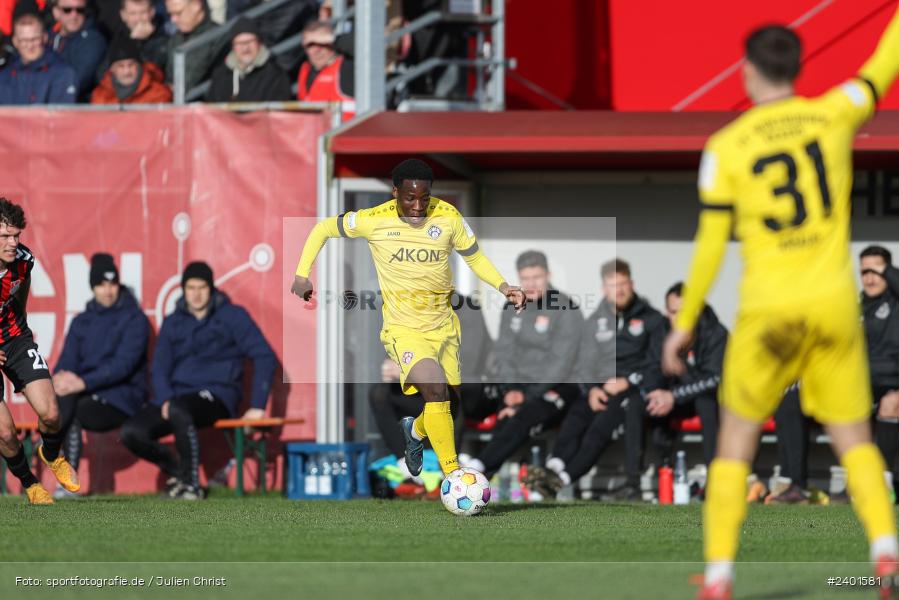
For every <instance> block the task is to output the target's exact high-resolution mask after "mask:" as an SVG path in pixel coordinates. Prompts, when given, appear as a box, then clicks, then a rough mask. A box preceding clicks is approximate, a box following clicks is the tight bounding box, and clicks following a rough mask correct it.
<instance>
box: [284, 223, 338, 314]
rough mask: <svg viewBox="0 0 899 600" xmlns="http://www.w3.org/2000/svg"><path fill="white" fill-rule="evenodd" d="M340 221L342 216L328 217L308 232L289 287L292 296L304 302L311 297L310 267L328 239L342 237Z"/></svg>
mask: <svg viewBox="0 0 899 600" xmlns="http://www.w3.org/2000/svg"><path fill="white" fill-rule="evenodd" d="M342 219H343V215H340V216H337V217H328V218H327V219H325V220H324V221H319V222H318V223H316V225H315V227H313V228H312V231H311V232H309V237H308V238H306V244H305V245H304V246H303V254H302V255H300V263H299V264H298V265H297V271H296V276H295V277H294V280H293V283H292V284H291V286H290V292H291V293H292V294H296V295H297V296H299V297H300V298H302V299H303V300H306V301H308V300H309V298H311V297H312V291H313V290H312V282H311V281H309V273H311V272H312V265H313V264H314V263H315V259H316V258H317V257H318V253H319V252H321V249H322V248H323V247H324V246H325V242H327V241H328V238H335V237H342V236H343V233H342V232H341V230H342V228H343V224H342V223H341V220H342Z"/></svg>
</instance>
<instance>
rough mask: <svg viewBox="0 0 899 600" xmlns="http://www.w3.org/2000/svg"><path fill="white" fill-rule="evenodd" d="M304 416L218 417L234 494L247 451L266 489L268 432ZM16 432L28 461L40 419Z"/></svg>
mask: <svg viewBox="0 0 899 600" xmlns="http://www.w3.org/2000/svg"><path fill="white" fill-rule="evenodd" d="M305 422H306V419H303V418H301V417H265V418H263V419H219V420H218V421H216V422H215V423H214V424H213V427H214V428H215V429H220V430H222V431H223V432H224V433H225V440H227V442H228V445H229V446H230V447H231V451H232V452H233V453H234V459H235V461H236V462H237V487H236V489H235V493H236V494H237V495H238V496H243V495H244V487H243V462H244V458H245V457H246V453H247V451H248V450H249V451H251V452H253V453H255V455H256V458H257V459H258V460H259V483H258V485H257V486H256V489H257V490H265V465H266V458H267V453H266V435H267V434H268V433H269V432H270V431H271V430H272V429H274V428H275V427H283V426H284V425H295V424H301V423H305ZM248 428H249V429H253V430H256V431H259V432H261V433H262V436H261V437H260V438H259V439H258V440H254V439H252V438H251V437H249V436H248V435H247V432H246V430H247V429H248ZM16 431H18V432H19V433H24V434H25V437H24V439H23V440H22V445H23V446H24V447H25V456H26V458H27V459H28V464H31V458H32V456H33V454H34V441H33V440H32V437H33V435H34V433H35V432H36V431H37V422H22V423H17V424H16ZM0 495H4V496H5V495H6V461H5V460H0Z"/></svg>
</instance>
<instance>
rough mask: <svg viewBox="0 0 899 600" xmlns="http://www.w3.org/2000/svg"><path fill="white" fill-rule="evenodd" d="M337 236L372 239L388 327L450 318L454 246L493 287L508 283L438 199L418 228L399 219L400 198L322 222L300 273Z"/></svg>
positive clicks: (437, 323)
mask: <svg viewBox="0 0 899 600" xmlns="http://www.w3.org/2000/svg"><path fill="white" fill-rule="evenodd" d="M337 236H340V237H347V238H365V239H366V240H368V246H369V249H370V250H371V255H372V259H373V260H374V264H375V271H376V272H377V275H378V283H379V285H380V288H381V295H382V300H383V302H384V305H383V316H384V326H385V327H395V326H400V327H406V328H410V329H415V330H418V331H431V330H434V329H437V328H439V327H441V326H442V325H444V324H445V323H446V322H447V320H448V319H450V318H451V316H452V308H451V306H450V296H451V294H452V293H453V289H454V287H453V273H452V269H451V268H450V256H451V254H452V252H453V250H455V251H456V252H458V253H459V254H460V255H461V256H462V257H463V258H464V259H465V261H466V262H467V263H468V265H469V266H470V267H471V268H472V270H473V271H474V272H475V274H477V275H478V276H479V277H480V278H481V279H482V280H484V281H485V282H487V283H488V284H490V285H492V286H493V287H495V288H497V289H498V288H499V287H500V285H501V284H502V283H503V282H504V281H505V280H504V279H503V277H502V276H501V275H500V274H499V273H498V272H497V271H496V269H495V268H494V267H493V265H492V264H491V263H490V261H489V260H488V259H487V258H486V257H485V256H484V255H483V254H482V253H481V252H480V251H479V249H478V242H477V238H476V237H475V234H474V231H472V229H471V227H470V226H469V225H468V223H467V222H466V221H465V219H464V218H463V217H462V215H461V214H460V213H459V211H458V210H456V208H455V207H454V206H452V205H451V204H449V203H447V202H444V201H443V200H440V199H439V198H434V197H432V198H431V200H430V202H429V204H428V211H427V217H426V219H425V220H424V222H423V223H422V224H420V225H415V226H413V225H410V224H409V223H406V222H405V221H403V220H402V219H401V218H400V216H399V214H398V212H397V201H396V199H391V200H389V201H387V202H384V203H383V204H380V205H378V206H374V207H372V208H364V209H361V210H357V211H351V212H347V213H344V214H341V215H339V216H337V217H332V218H331V219H327V220H325V221H322V222H321V223H319V224H318V225H317V226H316V229H314V230H313V232H312V234H311V235H310V236H309V240H308V241H307V243H306V247H305V248H304V249H303V255H302V257H301V258H300V264H299V266H298V267H297V275H300V276H303V277H308V276H309V272H310V270H311V268H312V262H313V261H314V260H315V256H316V255H317V254H318V252H319V250H320V249H321V246H322V245H323V244H324V241H325V239H326V237H337Z"/></svg>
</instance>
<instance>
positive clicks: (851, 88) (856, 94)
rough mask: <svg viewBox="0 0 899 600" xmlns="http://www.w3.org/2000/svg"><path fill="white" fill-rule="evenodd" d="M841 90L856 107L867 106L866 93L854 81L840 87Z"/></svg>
mask: <svg viewBox="0 0 899 600" xmlns="http://www.w3.org/2000/svg"><path fill="white" fill-rule="evenodd" d="M840 89H841V90H843V93H844V94H846V96H847V97H848V98H849V100H850V102H852V103H853V104H854V105H856V106H864V105H865V103H866V99H865V91H864V90H863V89H862V88H861V86H860V85H858V84H857V83H855V82H854V81H847V82H846V83H844V84H843V85H842V86H841V87H840Z"/></svg>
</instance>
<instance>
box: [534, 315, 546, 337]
mask: <svg viewBox="0 0 899 600" xmlns="http://www.w3.org/2000/svg"><path fill="white" fill-rule="evenodd" d="M534 329H535V330H536V331H537V333H546V332H547V331H549V317H547V316H546V315H538V316H537V319H536V320H535V321H534Z"/></svg>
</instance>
